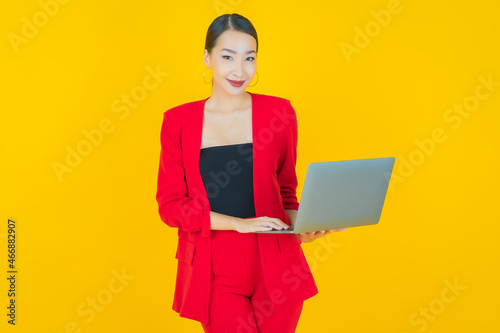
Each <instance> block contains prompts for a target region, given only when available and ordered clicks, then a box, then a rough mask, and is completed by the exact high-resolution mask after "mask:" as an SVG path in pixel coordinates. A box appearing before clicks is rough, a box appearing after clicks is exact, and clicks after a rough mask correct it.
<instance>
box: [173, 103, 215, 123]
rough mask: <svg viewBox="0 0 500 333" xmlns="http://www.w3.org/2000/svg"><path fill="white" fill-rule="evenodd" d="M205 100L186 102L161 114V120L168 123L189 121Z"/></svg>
mask: <svg viewBox="0 0 500 333" xmlns="http://www.w3.org/2000/svg"><path fill="white" fill-rule="evenodd" d="M204 101H205V99H200V100H196V101H191V102H186V103H183V104H179V105H176V106H173V107H171V108H169V109H168V110H166V111H164V112H163V119H164V120H166V119H167V118H168V120H169V121H175V122H179V121H180V122H182V121H183V120H184V119H190V117H192V115H193V113H194V112H195V111H196V110H198V109H199V108H200V107H202V105H203V103H204Z"/></svg>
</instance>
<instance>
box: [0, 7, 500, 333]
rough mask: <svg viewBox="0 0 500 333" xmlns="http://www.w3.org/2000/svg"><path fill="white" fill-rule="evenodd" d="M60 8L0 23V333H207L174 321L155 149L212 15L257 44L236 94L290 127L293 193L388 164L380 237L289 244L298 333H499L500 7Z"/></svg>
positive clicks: (171, 243) (362, 234)
mask: <svg viewBox="0 0 500 333" xmlns="http://www.w3.org/2000/svg"><path fill="white" fill-rule="evenodd" d="M54 1H55V0H41V1H40V2H37V1H15V2H12V1H11V2H10V3H9V4H8V7H7V8H4V9H2V10H1V11H0V13H1V14H0V16H1V17H0V22H1V31H0V35H1V36H3V37H2V38H1V42H0V47H1V50H0V54H1V61H0V66H1V70H0V72H1V78H2V80H1V84H2V87H1V97H0V103H1V104H0V107H1V121H0V126H1V127H0V133H1V156H2V161H1V177H2V178H1V208H0V210H1V213H0V217H1V220H2V221H1V224H0V225H1V228H0V244H1V251H0V252H1V253H2V255H1V257H2V258H3V259H2V265H1V266H2V276H3V278H2V282H1V283H0V288H1V290H0V294H1V295H2V297H1V300H2V302H1V308H2V309H3V310H2V323H1V324H0V325H1V326H2V332H4V331H5V332H37V333H38V332H46V333H61V332H92V333H100V332H106V333H107V332H180V331H182V332H185V333H187V332H200V331H201V326H200V325H199V323H198V322H196V321H191V320H188V319H184V318H180V317H178V315H177V313H175V312H174V311H173V310H171V305H172V298H173V291H174V282H175V270H176V260H175V259H174V255H175V248H176V245H177V244H176V241H177V233H176V230H175V229H171V228H168V227H167V226H166V225H165V224H164V223H163V222H162V221H161V220H160V218H159V215H158V213H157V206H156V201H155V192H156V177H157V171H158V161H159V149H160V142H159V133H160V126H161V121H162V115H163V112H164V111H165V110H167V109H168V108H170V107H173V106H175V105H178V104H181V103H185V102H188V101H193V100H197V99H201V98H205V97H208V96H209V94H210V85H206V84H204V83H203V76H202V73H203V70H204V69H205V66H204V64H203V61H202V56H203V49H204V42H205V34H206V30H207V28H208V26H209V24H210V23H211V22H212V20H213V19H215V18H216V17H217V16H218V15H219V14H222V13H226V12H237V13H240V14H242V15H244V16H246V17H248V18H249V19H250V20H251V21H252V22H253V24H254V25H255V27H256V29H257V32H258V35H259V41H260V44H259V55H258V61H257V63H258V73H259V82H258V84H257V85H256V86H255V87H253V88H249V89H248V91H251V92H255V93H263V94H269V95H276V96H281V97H285V98H288V99H290V100H291V102H292V105H293V106H294V107H295V110H296V111H297V114H298V121H299V124H298V126H299V147H298V154H299V155H298V166H297V172H298V177H299V184H302V182H303V180H304V177H305V171H306V167H307V165H308V163H310V162H318V161H330V160H343V159H358V158H370V157H383V156H394V157H396V164H395V167H394V174H393V178H392V180H391V183H390V187H391V188H390V190H389V192H388V195H387V198H386V205H385V206H384V210H383V212H382V218H381V221H380V223H379V224H378V225H376V226H369V227H360V228H353V229H349V230H346V231H343V232H341V233H336V234H331V235H328V236H326V237H325V238H323V239H322V240H323V242H320V241H317V242H314V243H309V244H303V249H304V251H305V253H306V255H307V257H308V259H309V262H310V264H311V268H312V269H313V273H314V276H315V278H316V281H317V284H318V287H319V289H320V293H319V294H318V295H317V296H315V297H313V298H311V299H309V300H307V301H306V303H305V307H304V311H303V314H302V317H301V319H300V322H299V327H298V329H297V332H371V333H374V332H383V333H389V332H392V333H420V332H429V333H431V332H454V333H458V332H498V331H499V329H500V319H499V316H498V314H499V302H498V299H499V297H500V293H499V291H500V287H499V285H500V279H499V273H498V270H496V269H495V267H497V266H498V251H499V245H498V243H499V242H498V241H499V231H500V227H499V218H498V210H497V209H495V207H496V206H497V203H498V201H499V200H498V199H499V195H498V188H499V185H500V183H499V180H498V179H499V178H498V170H499V167H500V165H499V160H500V159H499V158H498V156H497V154H498V152H499V150H498V144H499V135H498V130H499V111H500V109H499V106H500V62H499V59H500V58H499V57H498V54H499V51H500V47H499V45H500V43H499V36H500V24H499V23H498V22H499V21H498V12H499V10H500V5H499V3H498V1H496V0H495V1H494V0H489V1H486V0H479V1H473V2H468V1H463V2H458V1H442V2H437V1H428V0H427V1H424V0H413V1H410V0H401V1H396V0H395V1H373V0H372V1H290V0H288V1H260V0H255V1H250V0H217V1H211V0H210V1H140V2H137V1H128V2H127V1H62V0H61V1H60V2H57V3H56V2H54ZM63 2H64V3H63ZM55 4H58V5H57V6H56V5H55ZM32 25H33V26H32ZM366 34H367V35H366ZM152 71H159V72H161V73H162V74H160V75H159V76H157V79H156V80H150V76H148V75H150V72H152ZM144 80H147V81H146V82H144ZM488 81H490V83H489V84H488V83H487V82H488ZM485 82H486V83H485ZM145 87H147V88H149V90H148V89H145ZM141 92H145V94H143V95H141V94H140V93H141ZM130 94H134V96H136V97H135V99H134V100H132V102H131V103H130V104H127V102H126V98H127V97H126V96H127V95H128V96H130ZM460 108H461V109H460ZM460 110H462V111H461V113H460V112H459V111H460ZM85 133H93V134H94V138H96V140H94V143H90V144H89V141H88V139H87V136H86V134H85ZM96 133H101V134H102V137H101V138H99V135H98V134H96ZM72 149H79V150H80V151H83V152H85V154H86V156H83V157H82V158H81V160H77V159H72V160H70V161H66V158H67V155H68V151H70V150H72ZM55 163H56V164H57V163H60V164H61V165H62V164H64V165H66V166H67V167H68V169H65V171H67V172H63V173H62V174H60V175H58V174H57V173H56V171H55V169H54V164H55ZM69 164H71V165H69ZM61 165H59V166H61ZM300 191H301V185H299V188H298V194H299V196H300ZM299 199H300V198H299ZM9 218H10V219H13V220H14V221H15V224H16V229H15V231H16V235H17V238H16V244H17V248H16V258H15V259H16V261H15V267H14V269H16V270H17V280H16V288H17V290H16V291H17V297H16V302H17V303H16V304H17V308H16V309H17V321H16V325H15V327H13V326H12V325H8V324H7V323H6V321H7V319H6V316H5V314H6V311H7V310H6V306H7V304H8V303H7V302H8V301H9V299H8V298H7V290H8V287H9V286H8V284H7V280H6V278H5V277H6V276H8V275H9V274H7V270H8V269H9V268H8V267H7V250H8V248H7V239H8V238H7V232H8V227H7V220H8V219H9ZM122 274H125V275H126V276H127V278H126V279H125V280H119V279H117V278H116V276H120V275H122ZM457 285H458V286H457ZM93 302H95V307H94V306H93V305H92V304H93ZM72 325H73V326H72ZM4 328H6V330H4Z"/></svg>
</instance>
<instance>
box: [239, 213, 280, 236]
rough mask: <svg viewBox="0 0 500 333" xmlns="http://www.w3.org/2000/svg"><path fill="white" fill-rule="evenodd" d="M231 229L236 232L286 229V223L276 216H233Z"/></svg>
mask: <svg viewBox="0 0 500 333" xmlns="http://www.w3.org/2000/svg"><path fill="white" fill-rule="evenodd" d="M232 224H233V230H236V231H238V232H242V233H246V232H256V231H268V230H273V229H276V230H284V229H288V224H286V223H285V222H283V221H281V220H280V219H278V218H274V217H268V216H259V217H252V218H239V217H238V218H235V219H234V220H233V223H232Z"/></svg>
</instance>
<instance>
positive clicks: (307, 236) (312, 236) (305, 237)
mask: <svg viewBox="0 0 500 333" xmlns="http://www.w3.org/2000/svg"><path fill="white" fill-rule="evenodd" d="M346 229H347V228H342V229H331V230H321V231H311V232H302V233H300V234H298V236H299V238H300V240H301V241H302V243H310V242H312V241H314V240H316V239H318V238H321V237H323V236H325V235H328V234H330V233H332V232H337V231H342V230H346Z"/></svg>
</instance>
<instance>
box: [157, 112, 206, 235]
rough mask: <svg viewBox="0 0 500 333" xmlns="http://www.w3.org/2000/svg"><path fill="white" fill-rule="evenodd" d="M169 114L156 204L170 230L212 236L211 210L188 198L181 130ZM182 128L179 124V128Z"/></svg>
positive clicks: (164, 128)
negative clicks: (177, 229)
mask: <svg viewBox="0 0 500 333" xmlns="http://www.w3.org/2000/svg"><path fill="white" fill-rule="evenodd" d="M176 125H178V124H174V123H173V120H172V119H171V116H170V113H169V111H166V112H165V113H164V114H163V123H162V127H161V134H160V141H161V151H160V163H159V170H158V183H157V192H156V201H157V203H158V212H159V215H160V218H161V220H162V221H163V222H164V223H166V224H167V225H168V226H170V227H174V228H179V229H182V230H184V231H187V232H201V235H202V236H203V237H209V236H210V231H211V230H210V209H209V207H208V205H206V204H204V203H203V202H202V201H201V200H200V199H199V198H196V197H195V198H191V197H188V196H187V184H186V174H185V169H184V162H183V158H182V150H181V144H180V143H181V142H180V130H179V127H178V126H177V127H176ZM179 125H180V124H179Z"/></svg>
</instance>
